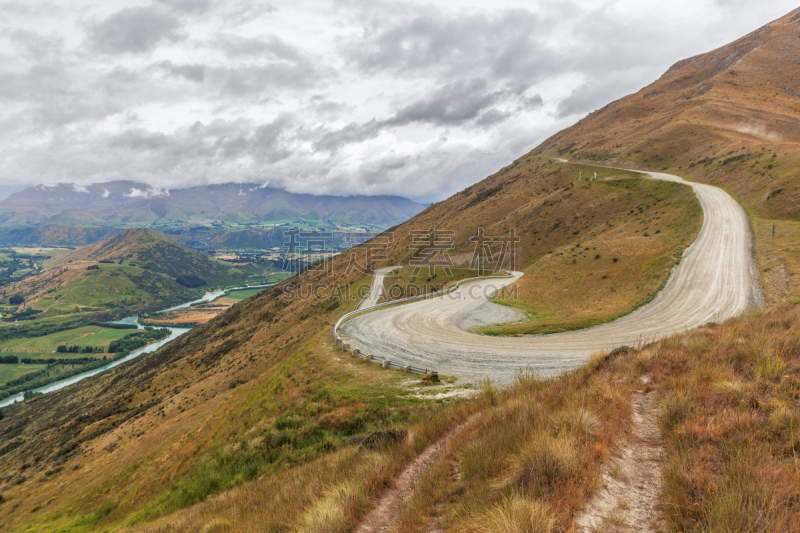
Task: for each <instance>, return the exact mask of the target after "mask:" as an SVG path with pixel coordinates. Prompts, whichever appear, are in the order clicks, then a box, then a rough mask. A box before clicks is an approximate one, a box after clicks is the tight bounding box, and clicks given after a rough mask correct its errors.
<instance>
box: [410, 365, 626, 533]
mask: <svg viewBox="0 0 800 533" xmlns="http://www.w3.org/2000/svg"><path fill="white" fill-rule="evenodd" d="M621 369H622V367H620V366H619V364H618V363H617V360H616V359H615V360H608V359H607V358H606V357H600V358H598V359H597V360H596V361H595V365H594V366H593V367H591V368H590V367H586V368H584V369H581V370H578V371H575V372H572V373H570V374H568V375H566V376H564V377H562V378H560V379H546V380H539V379H536V378H535V377H533V376H522V377H520V379H519V381H518V382H517V383H516V385H515V386H513V387H512V388H510V389H508V390H503V391H498V390H495V389H494V388H492V387H491V386H487V387H486V388H485V390H484V392H483V393H482V396H481V398H480V399H477V400H474V401H475V402H478V401H480V402H483V403H484V404H486V406H487V407H486V408H484V409H482V410H481V412H480V416H479V418H478V420H477V421H476V422H474V423H473V424H472V425H471V426H470V427H469V428H468V429H466V430H464V431H463V432H462V433H461V434H459V435H458V436H457V437H456V438H454V439H453V442H452V443H451V444H450V446H449V448H448V451H447V453H446V455H445V457H444V458H443V460H442V461H440V462H439V463H438V464H437V465H435V466H433V468H431V470H430V472H429V474H428V475H426V476H425V477H423V479H421V480H420V482H419V483H418V485H417V488H416V490H415V492H414V494H413V495H412V496H411V499H410V501H409V503H408V505H407V507H406V509H405V510H404V512H403V513H402V515H401V517H400V526H399V529H398V531H402V532H412V531H420V530H422V527H423V525H425V524H428V523H430V522H431V521H436V522H437V524H438V525H439V526H440V529H449V530H454V531H476V532H478V531H486V532H488V531H526V532H527V531H531V532H536V531H560V530H564V529H566V528H568V527H569V525H570V520H571V517H572V515H573V514H574V513H575V512H576V511H577V510H579V509H580V508H581V507H582V505H583V504H584V502H585V500H586V497H587V495H588V494H590V493H591V492H592V491H593V490H595V488H596V486H597V484H598V482H599V471H600V466H601V464H602V463H603V461H604V460H605V459H606V458H607V457H608V455H609V453H610V452H611V450H612V448H613V446H614V443H615V442H616V441H617V440H618V439H619V438H620V437H621V436H622V435H624V434H625V433H626V432H627V431H628V429H629V426H630V413H631V403H630V398H631V392H632V390H633V387H634V384H635V379H634V374H633V372H632V371H629V370H628V369H627V368H626V369H624V371H621Z"/></svg>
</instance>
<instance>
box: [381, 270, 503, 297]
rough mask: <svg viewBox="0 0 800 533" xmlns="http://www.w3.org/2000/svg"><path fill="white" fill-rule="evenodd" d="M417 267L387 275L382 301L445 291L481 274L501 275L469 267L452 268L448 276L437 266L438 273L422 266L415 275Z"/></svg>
mask: <svg viewBox="0 0 800 533" xmlns="http://www.w3.org/2000/svg"><path fill="white" fill-rule="evenodd" d="M414 270H415V267H413V266H405V267H402V268H399V269H397V270H395V271H394V272H392V273H391V274H389V275H387V276H386V279H385V280H384V283H383V286H384V290H385V292H384V296H383V297H382V298H381V300H380V301H381V302H386V301H391V300H399V299H402V298H409V297H412V296H418V295H420V294H428V293H431V292H434V291H443V290H446V289H449V288H450V287H452V286H453V285H455V284H456V283H458V282H459V281H461V280H465V279H469V278H476V277H480V276H482V275H483V276H492V275H501V274H493V273H492V272H490V271H483V272H481V271H479V270H472V269H469V268H451V269H450V274H451V275H450V276H448V275H447V274H446V273H445V272H444V270H443V269H441V268H437V269H436V274H434V273H433V271H432V270H429V269H428V268H427V267H422V268H421V269H420V271H419V272H418V273H417V276H414V275H413V274H414Z"/></svg>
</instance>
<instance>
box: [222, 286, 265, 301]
mask: <svg viewBox="0 0 800 533" xmlns="http://www.w3.org/2000/svg"><path fill="white" fill-rule="evenodd" d="M263 290H264V289H263V288H261V289H249V290H246V291H231V292H230V294H228V295H227V296H226V298H230V299H231V300H244V299H245V298H250V297H251V296H255V295H256V294H258V293H260V292H261V291H263Z"/></svg>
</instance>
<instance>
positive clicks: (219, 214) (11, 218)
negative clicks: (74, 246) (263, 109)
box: [0, 181, 425, 228]
mask: <svg viewBox="0 0 800 533" xmlns="http://www.w3.org/2000/svg"><path fill="white" fill-rule="evenodd" d="M424 208H425V206H423V205H422V204H418V203H416V202H412V201H411V200H408V199H406V198H401V197H399V196H315V195H311V194H295V193H291V192H288V191H285V190H283V189H275V188H270V187H261V186H259V185H254V184H238V183H228V184H222V185H203V186H199V187H192V188H189V189H171V190H168V189H159V188H154V187H152V186H149V185H146V184H143V183H137V182H134V181H112V182H108V183H98V184H93V185H90V186H88V187H83V186H81V185H77V184H70V183H60V184H56V185H36V186H34V187H30V188H28V189H26V190H24V191H21V192H18V193H16V194H13V195H11V196H9V197H8V198H6V199H4V200H3V201H2V202H0V224H5V225H10V226H26V225H37V226H38V225H62V226H70V225H73V226H74V225H88V226H104V225H111V226H113V225H152V224H169V223H190V222H195V223H196V222H208V221H221V222H225V223H257V222H288V223H291V222H296V221H316V222H322V223H326V224H328V225H360V226H375V227H377V228H387V227H390V226H393V225H395V224H398V223H400V222H403V221H405V220H408V219H409V218H411V217H413V216H414V215H416V214H417V213H419V212H420V211H422V210H423V209H424Z"/></svg>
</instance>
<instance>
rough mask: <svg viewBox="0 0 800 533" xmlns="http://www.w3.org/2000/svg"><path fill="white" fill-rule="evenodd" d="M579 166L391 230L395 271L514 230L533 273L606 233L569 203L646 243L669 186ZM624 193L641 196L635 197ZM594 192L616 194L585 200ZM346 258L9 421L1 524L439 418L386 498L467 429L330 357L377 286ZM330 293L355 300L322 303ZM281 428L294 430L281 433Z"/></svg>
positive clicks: (231, 477)
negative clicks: (352, 313)
mask: <svg viewBox="0 0 800 533" xmlns="http://www.w3.org/2000/svg"><path fill="white" fill-rule="evenodd" d="M570 168H571V170H569V169H570ZM576 169H577V167H570V166H567V167H564V168H559V165H557V164H555V163H553V164H551V163H550V162H549V161H545V160H538V159H533V160H531V161H530V162H529V163H528V164H526V165H525V167H521V168H517V169H516V170H514V171H510V170H506V171H501V172H500V173H498V174H497V175H495V176H492V177H490V178H488V179H487V180H485V181H484V182H483V183H481V184H479V185H477V186H474V187H471V188H470V189H468V190H466V191H464V192H462V193H460V194H458V195H456V196H455V197H453V198H451V199H449V200H447V201H445V202H442V203H441V204H437V205H435V206H433V207H431V208H429V209H428V210H426V211H425V212H424V213H423V214H422V215H421V216H420V217H418V218H415V219H412V220H411V221H409V222H408V223H406V224H404V225H403V226H401V227H399V228H396V230H395V231H394V236H395V237H394V241H393V242H392V244H391V246H390V248H389V251H388V256H389V259H390V261H392V262H393V264H396V263H397V262H402V261H404V260H407V259H408V257H409V255H410V253H411V250H410V249H409V244H410V238H409V230H412V229H414V230H427V229H430V228H431V227H436V228H453V229H455V230H456V238H455V244H456V250H455V251H454V252H453V256H454V257H455V258H456V259H458V258H459V257H461V260H463V256H467V257H468V256H470V255H471V250H472V245H471V243H470V242H469V237H470V236H471V235H472V234H474V232H475V231H476V228H477V227H478V226H479V225H483V226H484V227H486V228H487V232H494V234H497V235H502V234H504V233H507V231H508V228H509V226H511V225H514V226H515V227H518V228H522V230H521V232H520V234H521V235H522V236H523V240H524V242H523V245H524V247H523V250H524V254H525V257H524V259H523V260H524V261H525V262H531V261H535V260H537V259H540V258H541V257H544V256H546V255H547V252H548V251H550V250H555V249H559V248H561V247H564V246H568V245H569V244H570V243H574V242H575V240H576V239H577V238H578V235H579V234H583V233H585V234H586V236H587V238H588V237H589V236H590V235H591V234H592V233H595V234H596V235H597V234H600V233H601V232H602V231H604V224H605V222H607V219H606V216H605V215H604V216H603V217H599V216H598V217H597V218H596V219H592V218H591V216H588V217H587V219H586V220H584V221H580V223H578V222H577V221H576V220H575V215H574V212H573V211H574V206H576V205H578V204H580V203H585V202H588V203H592V202H595V203H596V204H597V205H598V206H603V209H604V210H607V211H609V212H616V211H618V210H620V209H623V208H624V209H626V211H625V213H627V212H628V211H630V209H633V210H634V211H635V215H631V219H630V221H629V222H630V224H631V225H632V226H631V228H633V226H634V225H635V230H634V229H631V232H633V231H639V232H641V231H642V229H643V227H639V226H640V225H641V223H642V221H641V220H637V221H635V222H634V219H636V218H637V217H640V213H639V210H638V209H636V207H637V206H639V205H640V204H642V203H643V200H642V199H641V198H644V197H645V196H647V194H651V195H656V196H657V195H658V194H661V193H662V192H664V191H661V192H659V191H660V189H659V188H660V187H661V184H657V183H655V182H649V181H647V180H642V179H640V178H631V177H630V176H628V175H627V173H625V172H622V173H620V172H618V171H607V175H608V177H617V178H626V180H623V182H619V183H617V182H614V183H617V185H611V183H612V182H603V183H593V184H592V185H591V186H588V185H585V184H584V185H581V186H576V185H575V179H576V176H574V175H573V174H577V172H576ZM600 172H604V171H602V170H601V171H600ZM625 184H629V185H630V186H631V187H633V186H634V185H635V186H636V187H638V188H642V190H641V191H639V192H637V193H636V194H634V190H633V189H631V190H628V189H625ZM653 187H655V188H656V189H652V188H653ZM669 187H671V186H668V188H669ZM601 190H602V191H607V194H599V193H597V192H592V191H601ZM648 191H649V192H648ZM679 192H680V188H678V189H676V190H671V189H670V190H669V191H667V192H666V193H665V194H666V195H667V197H670V198H671V197H672V196H673V195H674V194H676V193H679ZM641 195H643V196H641ZM593 196H594V197H595V198H594V200H592V197H593ZM640 196H641V198H640ZM631 199H635V201H633V200H631ZM632 201H633V203H632V204H631V202H632ZM653 201H654V200H653ZM559 205H561V206H562V208H561V209H559V208H558V207H557V206H559ZM564 206H567V207H568V208H565V207H564ZM570 206H571V207H570ZM629 208H630V209H629ZM642 209H644V205H642ZM665 209H667V210H669V209H670V208H665ZM543 210H544V211H543ZM598 212H600V211H598ZM453 213H457V215H456V216H453ZM542 213H545V214H546V215H547V216H542ZM665 230H666V228H665ZM576 231H578V232H579V234H576V233H575V232H576ZM147 233H148V234H149V233H151V232H147ZM487 234H490V233H487ZM123 235H124V234H123ZM637 238H641V237H637ZM125 243H126V239H125V238H124V236H121V237H119V238H116V239H112V240H111V241H109V242H107V243H105V244H100V245H96V246H94V247H90V248H88V249H86V250H83V251H82V252H80V254H82V255H81V256H80V258H83V257H85V258H92V259H94V258H100V257H107V256H108V257H117V255H115V254H119V253H123V254H126V253H128V251H129V247H126V245H125ZM362 251H363V249H359V250H358V251H357V253H362ZM80 258H79V257H78V256H77V255H76V256H74V257H73V260H77V259H80ZM349 259H350V258H349V256H348V255H347V254H344V255H342V256H340V257H337V258H336V259H335V260H334V264H333V269H332V270H333V275H332V276H330V277H328V276H326V275H325V274H324V273H319V272H306V273H304V274H302V275H300V276H297V277H295V278H292V279H291V280H288V281H287V282H284V283H283V284H281V285H279V286H277V287H275V288H273V289H271V290H268V291H265V292H264V293H262V294H260V295H258V296H257V297H255V298H252V299H250V300H247V301H245V302H242V303H240V304H237V305H235V306H234V307H233V308H232V309H231V310H229V311H228V312H226V313H224V314H223V315H221V316H219V317H218V318H216V319H214V320H212V321H210V322H209V323H208V324H206V325H205V326H203V327H200V328H197V329H196V330H194V331H192V332H191V333H189V334H187V335H186V336H184V337H182V338H181V339H180V340H178V341H176V342H174V343H172V344H170V345H169V346H167V347H166V348H164V349H162V350H160V351H159V352H157V353H155V354H152V355H147V356H144V357H142V358H140V359H137V360H135V361H133V362H130V363H127V364H125V365H121V366H120V367H117V368H116V369H114V370H112V371H110V372H108V373H104V374H102V375H100V376H97V377H95V378H92V379H89V380H86V381H82V382H80V383H78V384H76V385H74V386H72V387H69V388H67V389H64V390H61V391H58V392H55V393H52V394H48V395H45V396H43V397H40V398H36V399H35V400H32V401H28V402H24V403H23V404H20V405H16V406H13V407H9V408H6V409H4V413H5V418H4V419H3V420H2V421H0V462H2V464H3V472H4V477H3V480H2V481H0V483H6V484H8V485H9V488H8V490H6V491H5V492H4V493H3V494H4V497H5V498H6V499H7V500H8V502H6V503H4V504H3V506H4V508H3V511H4V512H8V515H7V518H5V522H6V523H7V524H10V525H12V526H13V528H22V530H32V531H35V530H58V529H61V528H66V527H74V528H76V529H77V530H91V529H94V528H97V527H101V526H102V527H111V526H113V525H119V524H122V523H127V522H135V523H138V522H140V521H142V520H148V519H150V518H153V517H156V516H159V515H162V514H165V513H169V512H171V511H174V510H176V509H179V508H181V507H185V506H187V505H190V504H193V503H195V502H198V501H202V500H204V499H205V498H207V497H208V496H209V495H212V494H215V493H217V492H220V491H221V490H224V489H226V488H229V487H233V486H236V485H239V484H241V483H244V482H246V481H248V480H250V479H253V478H256V477H260V478H263V479H265V480H266V479H273V476H277V475H283V474H280V472H284V471H285V470H286V469H294V468H297V467H296V466H295V465H298V464H305V463H306V462H307V461H312V460H317V458H319V457H321V456H324V455H325V454H328V453H329V452H330V451H332V450H342V446H343V443H344V441H345V440H346V439H347V438H349V437H350V436H352V435H354V434H357V433H359V432H365V431H372V430H374V429H380V428H384V427H394V426H398V425H399V426H400V427H408V428H411V429H412V431H414V430H413V427H414V423H415V422H414V421H415V420H418V419H419V420H429V419H430V420H434V421H435V420H441V422H440V423H438V425H437V426H435V428H434V429H435V431H434V430H425V432H427V433H426V435H427V436H425V437H424V438H422V439H421V440H417V441H414V442H415V443H416V444H413V446H412V447H411V449H410V450H411V451H409V452H403V453H401V454H400V455H398V456H397V457H396V458H395V459H391V458H389V459H387V460H388V461H389V463H387V464H389V465H396V466H392V467H391V468H390V467H388V466H387V470H385V471H383V470H382V471H381V472H384V473H383V474H380V476H379V477H378V478H377V479H372V480H371V481H370V480H367V479H366V478H365V479H364V480H362V481H363V482H364V483H367V484H368V485H369V487H371V488H369V489H368V490H367V493H368V494H370V495H372V496H376V495H378V494H379V493H380V488H381V487H382V486H383V484H384V483H385V482H386V479H388V478H389V477H391V475H393V474H392V473H393V472H395V470H397V469H398V468H399V466H397V465H402V462H403V461H405V460H406V458H407V456H408V453H411V454H412V455H413V454H414V453H418V452H419V451H420V450H421V448H420V446H423V445H424V444H425V443H427V442H429V441H430V440H432V439H435V438H436V437H437V436H438V435H439V434H440V433H441V432H442V431H445V430H446V429H447V428H448V427H450V426H449V424H450V422H451V421H452V423H456V422H457V421H458V420H459V416H455V417H454V416H453V415H451V414H446V413H445V414H442V418H441V419H437V418H435V417H434V418H431V413H437V412H441V410H442V409H443V408H444V404H442V402H437V401H428V400H420V399H417V398H415V397H413V396H412V395H411V394H410V392H409V391H408V390H407V386H406V387H398V383H399V382H401V381H402V379H405V378H403V377H402V375H398V376H394V377H386V374H382V373H381V371H380V369H378V368H372V367H371V366H369V365H366V366H364V365H355V366H354V365H353V364H352V363H349V362H347V363H345V362H343V361H342V360H341V356H340V355H339V354H340V353H341V352H339V353H338V354H337V352H335V351H334V350H333V349H332V347H331V345H330V343H329V342H328V340H327V331H328V328H329V327H330V326H331V325H332V324H333V323H334V322H335V321H336V320H337V319H338V317H339V316H341V314H343V313H344V312H346V311H348V310H350V309H353V308H354V307H355V305H356V304H357V302H358V297H357V295H358V288H359V287H366V286H367V285H368V284H369V282H370V277H369V276H365V275H363V274H361V273H359V272H358V271H351V272H350V273H349V274H348V273H347V266H348V262H349ZM135 260H136V262H137V263H138V262H141V261H142V260H143V259H142V258H141V257H139V256H136V257H135ZM360 260H361V261H363V257H361V258H360ZM127 261H128V260H126V262H127ZM592 261H594V259H592ZM607 261H609V262H610V258H607ZM667 270H668V267H666V269H665V272H666V271H667ZM631 279H632V280H633V278H631ZM632 282H633V283H634V284H635V283H636V282H635V280H634V281H632ZM320 285H323V286H327V287H329V290H327V291H323V292H322V293H321V294H322V295H323V298H319V299H317V298H314V297H310V298H299V299H298V298H294V299H290V298H285V293H287V292H293V293H295V294H301V295H308V294H309V293H310V289H311V288H312V287H315V286H320ZM337 290H338V291H339V293H340V294H343V295H346V296H347V297H348V298H346V299H345V301H341V300H340V299H338V298H336V297H334V298H328V296H330V295H331V294H333V293H335V292H336V291H337ZM311 294H313V293H311ZM387 398H388V399H387ZM448 413H449V411H448ZM284 415H286V416H291V417H296V418H291V421H290V422H286V421H285V420H284V419H280V420H279V418H280V417H281V416H284ZM281 420H283V421H281ZM418 431H419V430H418ZM342 453H344V452H342ZM331 457H333V456H331ZM359 457H360V456H359ZM392 457H394V456H392ZM360 460H367V459H366V458H360V459H359V461H360ZM298 471H299V470H298ZM302 471H303V472H306V475H309V476H310V475H313V470H302ZM298 475H299V474H298ZM62 483H63V485H62ZM309 483H310V480H309ZM309 486H312V485H309ZM313 486H316V485H313ZM318 489H319V491H321V492H315V493H313V494H311V495H307V498H311V500H308V501H314V498H319V497H322V496H323V494H324V491H325V490H326V489H325V488H324V487H318ZM359 490H361V489H359ZM304 501H305V500H304ZM287 505H288V504H287ZM359 509H361V508H359ZM301 510H302V509H297V508H293V509H283V510H282V511H281V513H289V514H288V515H287V516H295V518H293V519H291V520H289V522H290V523H291V521H292V520H295V519H296V520H300V516H299V515H298V513H299V512H300V511H301ZM364 510H366V508H364V509H362V511H364ZM362 511H358V512H357V513H355V515H354V516H358V514H359V513H360V512H362ZM275 512H276V513H277V510H276V511H275ZM292 513H294V514H292ZM278 514H280V513H278ZM287 520H288V519H287ZM286 527H289V526H286ZM275 528H276V529H275V530H278V531H282V530H287V529H283V528H280V527H277V526H275ZM268 529H269V528H268Z"/></svg>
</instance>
